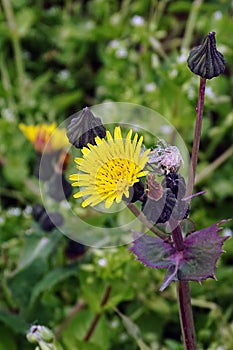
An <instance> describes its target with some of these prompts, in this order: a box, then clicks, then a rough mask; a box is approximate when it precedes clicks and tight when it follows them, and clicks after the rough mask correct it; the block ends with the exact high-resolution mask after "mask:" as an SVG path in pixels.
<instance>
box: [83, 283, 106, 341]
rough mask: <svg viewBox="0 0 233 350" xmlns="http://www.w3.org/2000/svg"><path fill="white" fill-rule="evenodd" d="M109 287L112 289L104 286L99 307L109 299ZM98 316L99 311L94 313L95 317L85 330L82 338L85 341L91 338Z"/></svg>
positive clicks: (99, 314)
mask: <svg viewBox="0 0 233 350" xmlns="http://www.w3.org/2000/svg"><path fill="white" fill-rule="evenodd" d="M111 289H112V287H111V286H107V287H106V289H105V292H104V295H103V298H102V301H101V304H100V306H101V307H103V306H104V305H106V304H107V301H108V299H109V295H110V293H111ZM100 316H101V312H98V313H97V314H96V315H95V318H94V320H93V321H92V323H91V325H90V327H89V329H88V331H87V333H86V335H85V337H84V340H85V341H86V342H88V341H89V340H90V338H91V336H92V334H93V332H94V330H95V328H96V326H97V324H98V322H99V319H100Z"/></svg>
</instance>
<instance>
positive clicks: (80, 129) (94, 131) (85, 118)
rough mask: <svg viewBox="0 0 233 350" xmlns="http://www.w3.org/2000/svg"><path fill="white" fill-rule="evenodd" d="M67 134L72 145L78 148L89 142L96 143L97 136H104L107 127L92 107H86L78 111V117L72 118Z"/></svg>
mask: <svg viewBox="0 0 233 350" xmlns="http://www.w3.org/2000/svg"><path fill="white" fill-rule="evenodd" d="M66 135H67V137H68V139H69V142H70V143H71V144H72V145H74V146H75V147H76V148H83V147H85V146H87V144H88V143H90V144H92V145H95V144H96V143H95V138H96V136H99V137H100V138H104V137H105V135H106V129H105V127H104V126H103V124H102V122H101V120H100V118H97V117H95V116H94V114H93V113H92V112H91V111H90V109H89V108H88V107H86V108H83V110H82V111H80V112H78V115H77V117H75V118H73V119H72V120H71V122H70V123H69V125H68V127H67V133H66Z"/></svg>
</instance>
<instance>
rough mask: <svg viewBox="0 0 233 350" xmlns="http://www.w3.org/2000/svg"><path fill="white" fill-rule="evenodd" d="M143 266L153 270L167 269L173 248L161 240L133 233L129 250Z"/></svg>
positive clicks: (174, 252)
mask: <svg viewBox="0 0 233 350" xmlns="http://www.w3.org/2000/svg"><path fill="white" fill-rule="evenodd" d="M129 250H131V251H132V252H133V253H134V254H135V255H136V257H137V258H138V260H140V261H141V262H142V263H143V264H144V265H147V266H150V267H153V268H168V267H169V266H170V265H171V256H172V255H173V254H176V250H175V248H173V246H172V245H171V244H169V243H166V242H165V241H163V240H162V239H161V238H158V237H154V236H148V235H146V234H144V235H141V234H140V233H139V232H134V241H133V246H132V247H130V248H129Z"/></svg>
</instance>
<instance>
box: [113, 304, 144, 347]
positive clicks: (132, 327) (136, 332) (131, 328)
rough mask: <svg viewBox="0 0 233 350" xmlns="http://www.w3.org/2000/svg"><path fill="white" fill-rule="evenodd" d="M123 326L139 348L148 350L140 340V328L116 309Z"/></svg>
mask: <svg viewBox="0 0 233 350" xmlns="http://www.w3.org/2000/svg"><path fill="white" fill-rule="evenodd" d="M116 312H117V313H118V315H119V316H120V318H121V319H122V322H123V324H124V326H125V329H126V331H127V333H128V334H129V335H130V336H131V337H132V338H133V339H134V340H135V341H136V343H137V345H138V347H139V349H140V350H150V348H149V347H148V346H147V345H146V344H145V343H144V341H143V340H142V335H141V331H140V328H139V327H138V326H137V325H136V324H135V323H134V322H133V321H132V320H131V319H130V318H129V317H128V316H125V315H123V314H122V313H121V312H120V311H119V310H116Z"/></svg>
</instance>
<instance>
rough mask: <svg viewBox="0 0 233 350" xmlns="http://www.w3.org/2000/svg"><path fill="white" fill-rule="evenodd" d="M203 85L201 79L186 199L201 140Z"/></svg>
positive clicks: (203, 81)
mask: <svg viewBox="0 0 233 350" xmlns="http://www.w3.org/2000/svg"><path fill="white" fill-rule="evenodd" d="M205 85H206V79H205V78H201V80H200V87H199V95H198V103H197V107H196V125H195V132H194V140H193V149H192V156H191V164H190V169H189V177H188V184H187V191H186V197H188V196H191V194H192V192H193V187H194V181H195V175H196V168H197V159H198V151H199V146H200V139H201V126H202V116H203V107H204V99H205Z"/></svg>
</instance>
